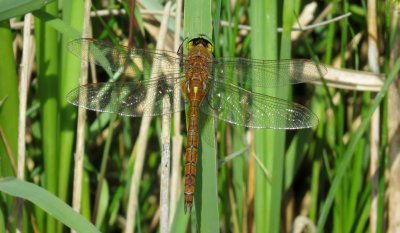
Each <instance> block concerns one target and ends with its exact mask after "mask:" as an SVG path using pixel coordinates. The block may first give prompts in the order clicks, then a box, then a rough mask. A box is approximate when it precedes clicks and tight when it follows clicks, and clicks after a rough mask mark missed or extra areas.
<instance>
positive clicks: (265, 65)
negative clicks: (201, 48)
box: [213, 58, 327, 88]
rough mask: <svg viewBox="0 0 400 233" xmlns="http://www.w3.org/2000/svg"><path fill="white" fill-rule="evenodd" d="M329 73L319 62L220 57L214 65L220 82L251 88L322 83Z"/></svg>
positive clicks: (215, 74) (214, 72)
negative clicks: (311, 82)
mask: <svg viewBox="0 0 400 233" xmlns="http://www.w3.org/2000/svg"><path fill="white" fill-rule="evenodd" d="M326 73H327V69H326V67H325V66H324V65H322V64H320V63H316V62H313V61H311V60H303V59H291V60H255V59H246V58H219V59H215V60H214V62H213V77H215V79H218V81H220V82H226V83H233V84H238V85H240V86H243V87H244V88H249V87H251V86H258V87H266V88H270V87H278V86H284V85H288V84H296V83H302V82H310V81H315V80H319V79H320V78H321V76H324V75H325V74H326Z"/></svg>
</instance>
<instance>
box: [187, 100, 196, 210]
mask: <svg viewBox="0 0 400 233" xmlns="http://www.w3.org/2000/svg"><path fill="white" fill-rule="evenodd" d="M188 124H189V125H188V133H187V142H186V153H185V161H186V164H185V212H186V210H187V208H189V211H190V210H191V209H192V205H193V197H194V185H195V180H196V162H197V154H198V148H199V101H198V100H193V101H190V107H189V120H188Z"/></svg>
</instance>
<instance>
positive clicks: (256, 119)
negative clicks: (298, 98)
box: [200, 82, 318, 129]
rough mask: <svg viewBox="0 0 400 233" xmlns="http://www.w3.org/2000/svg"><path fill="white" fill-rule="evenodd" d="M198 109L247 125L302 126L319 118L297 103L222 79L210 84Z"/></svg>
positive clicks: (225, 119) (311, 123) (315, 121)
mask: <svg viewBox="0 0 400 233" xmlns="http://www.w3.org/2000/svg"><path fill="white" fill-rule="evenodd" d="M200 109H201V111H202V112H204V113H206V114H209V115H212V116H214V117H217V118H218V119H220V120H224V121H227V122H229V123H232V124H236V125H241V126H245V127H250V128H270V129H301V128H310V127H313V126H315V125H317V124H318V117H317V116H316V115H315V114H314V113H313V112H312V111H310V110H309V109H307V108H306V107H304V106H302V105H300V104H296V103H291V102H288V101H286V100H282V99H278V98H274V97H271V96H267V95H263V94H259V93H255V92H250V91H247V90H245V89H242V88H240V87H237V86H234V85H232V84H225V83H221V82H214V83H213V85H212V86H211V87H210V90H209V93H208V95H207V98H206V101H203V103H202V105H201V106H200Z"/></svg>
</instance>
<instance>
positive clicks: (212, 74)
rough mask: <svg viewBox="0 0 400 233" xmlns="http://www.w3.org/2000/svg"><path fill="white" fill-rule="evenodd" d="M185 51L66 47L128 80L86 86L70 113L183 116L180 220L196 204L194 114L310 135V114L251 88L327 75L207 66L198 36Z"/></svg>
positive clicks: (258, 65) (96, 44) (311, 65)
mask: <svg viewBox="0 0 400 233" xmlns="http://www.w3.org/2000/svg"><path fill="white" fill-rule="evenodd" d="M186 48H187V53H186V54H183V53H182V52H178V53H176V52H171V51H163V50H148V49H138V48H128V47H125V46H121V45H115V44H113V43H109V42H104V41H99V40H96V39H91V38H81V39H77V40H73V41H71V42H69V44H68V50H69V51H70V52H71V53H73V54H75V55H77V56H78V57H80V58H81V59H84V60H85V61H87V62H89V61H94V62H95V63H96V64H97V65H100V66H102V67H103V68H104V69H105V70H106V71H113V72H116V71H121V70H122V71H123V72H124V73H125V74H126V75H132V76H134V77H135V78H134V79H132V80H129V81H128V80H125V81H117V82H103V83H90V84H86V85H83V86H79V87H77V88H75V89H73V90H72V91H71V92H70V93H69V94H68V95H67V100H68V102H70V103H72V104H73V105H76V106H79V107H82V108H85V109H88V110H93V111H97V112H108V113H115V114H119V115H122V116H131V117H146V116H158V115H163V114H171V113H175V112H179V111H183V110H185V109H187V117H188V120H187V139H186V140H187V141H186V151H185V182H184V184H185V189H184V195H185V204H184V210H185V213H186V210H187V209H189V211H190V210H191V208H192V205H193V200H194V196H195V179H196V163H197V157H198V148H199V131H200V130H199V114H200V113H205V114H207V115H209V116H211V117H215V118H217V119H220V120H223V121H226V122H229V123H231V124H235V125H239V126H244V127H249V128H270V129H303V128H311V127H314V126H316V125H317V124H318V117H317V116H316V115H315V114H314V113H313V112H312V111H311V110H309V109H308V108H306V107H304V106H302V105H300V104H297V103H293V102H290V101H287V100H283V99H279V98H275V97H272V96H268V95H264V94H261V93H257V92H255V91H253V90H252V88H254V87H256V88H279V87H281V86H285V85H289V84H297V83H303V82H310V81H315V80H319V79H320V78H321V77H322V76H323V75H325V74H326V73H327V69H326V67H325V66H324V65H322V64H320V63H317V62H314V61H311V60H305V59H288V60H256V59H247V58H239V57H233V58H228V57H222V58H214V56H213V49H214V46H213V43H212V42H210V40H209V39H207V38H206V37H204V36H198V37H195V38H193V39H190V40H188V42H187V44H186ZM82 54H83V56H82ZM147 61H148V63H147V64H148V65H150V66H151V69H152V71H151V77H148V78H145V77H142V74H145V73H146V62H147ZM138 77H142V78H138ZM167 77H168V78H167ZM177 93H178V94H177ZM179 93H180V94H179ZM176 95H179V99H180V100H181V101H179V104H174V105H171V107H170V108H169V109H168V110H165V108H164V109H163V107H162V106H163V99H164V98H169V100H170V101H173V100H174V98H175V97H177V96H176ZM200 128H201V127H200Z"/></svg>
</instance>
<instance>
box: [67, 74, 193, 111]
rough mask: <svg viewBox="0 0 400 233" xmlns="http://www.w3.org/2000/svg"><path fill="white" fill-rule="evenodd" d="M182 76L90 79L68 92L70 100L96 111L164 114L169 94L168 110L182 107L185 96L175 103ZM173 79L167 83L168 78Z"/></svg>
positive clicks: (178, 109)
mask: <svg viewBox="0 0 400 233" xmlns="http://www.w3.org/2000/svg"><path fill="white" fill-rule="evenodd" d="M179 80H180V79H178V78H177V79H171V80H168V81H167V80H166V79H161V78H160V79H158V80H144V81H133V82H108V83H91V84H87V85H84V86H80V87H77V88H75V89H73V90H72V91H71V92H70V93H68V95H67V100H68V102H70V103H71V104H74V105H76V106H79V107H82V108H86V109H88V110H93V111H97V112H109V113H116V114H119V115H123V116H131V117H141V116H155V115H161V114H163V110H162V102H163V98H164V97H167V98H168V99H169V100H170V103H171V104H170V105H171V108H170V109H169V110H168V111H167V112H165V113H173V112H177V111H182V110H183V109H184V108H185V104H184V102H183V99H182V98H180V99H181V103H180V104H179V105H178V106H174V104H173V100H174V90H175V89H176V88H180V85H179ZM169 81H170V82H171V83H168V82H169Z"/></svg>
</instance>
